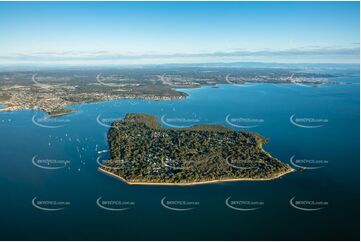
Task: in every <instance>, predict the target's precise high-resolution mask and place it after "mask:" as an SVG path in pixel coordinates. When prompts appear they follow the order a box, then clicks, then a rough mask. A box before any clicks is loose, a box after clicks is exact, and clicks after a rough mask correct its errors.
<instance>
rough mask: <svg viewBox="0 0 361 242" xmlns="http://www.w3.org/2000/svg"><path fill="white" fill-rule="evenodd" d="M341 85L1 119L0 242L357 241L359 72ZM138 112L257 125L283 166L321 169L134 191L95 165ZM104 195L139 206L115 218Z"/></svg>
mask: <svg viewBox="0 0 361 242" xmlns="http://www.w3.org/2000/svg"><path fill="white" fill-rule="evenodd" d="M334 80H338V81H345V82H350V83H351V84H347V85H346V84H345V85H322V86H318V87H309V86H298V85H273V84H260V85H256V86H252V85H249V86H243V87H240V86H232V85H221V86H219V87H218V88H211V87H203V88H199V89H191V90H188V89H187V90H184V91H186V92H187V93H189V97H188V98H187V99H185V100H178V101H145V100H120V101H110V102H103V103H97V104H85V105H74V106H72V108H73V109H76V110H79V112H77V113H74V114H70V115H66V116H63V117H59V118H57V119H55V121H53V122H51V121H49V120H45V121H44V120H43V121H42V120H41V117H43V116H44V113H42V112H40V111H17V112H11V113H0V151H1V157H0V189H1V196H2V199H1V200H0V205H1V206H0V212H1V219H0V225H1V239H18V240H24V239H25V240H26V239H28V240H29V239H30V240H47V239H53V240H54V239H55V240H66V239H74V240H79V239H81V240H100V239H102V240H171V239H173V240H174V239H176V240H188V239H192V240H204V239H206V240H231V239H236V240H307V239H312V240H320V239H327V240H335V239H343V240H347V239H353V240H358V239H359V226H360V224H359V214H360V212H359V204H360V201H359V170H360V167H359V165H360V157H359V146H360V144H359V132H360V130H359V122H360V114H359V108H360V106H359V102H360V100H359V95H360V93H359V77H358V76H357V77H348V78H335V79H334ZM130 112H131V113H148V114H154V115H157V116H158V117H162V116H163V120H165V121H169V122H168V125H169V124H170V125H176V126H187V125H193V124H199V123H207V124H221V125H225V126H228V127H233V128H234V129H240V128H237V127H239V126H243V127H244V126H252V127H251V128H247V129H246V128H244V130H247V131H249V132H256V133H259V134H261V135H263V136H265V137H267V138H269V143H268V144H267V145H266V146H265V147H264V148H265V149H266V150H267V151H268V152H270V153H271V154H272V155H273V156H275V157H277V158H278V159H280V160H282V161H283V162H285V163H288V164H291V163H290V159H291V157H293V161H294V162H295V163H296V164H298V165H302V166H306V167H314V166H322V167H321V168H319V169H306V170H304V171H297V172H294V173H292V174H288V175H286V176H284V177H282V178H281V179H277V180H274V181H267V182H236V183H223V184H212V185H201V186H192V187H160V186H128V185H126V184H124V183H122V182H121V181H119V180H117V179H114V178H112V177H110V176H107V175H104V174H102V173H100V172H99V171H98V170H97V167H98V166H99V165H98V164H97V162H96V159H97V158H98V157H99V156H100V155H101V156H102V158H104V159H106V157H107V156H108V153H107V152H104V153H101V154H99V152H98V151H102V150H107V148H108V147H107V141H106V132H107V130H108V127H106V124H107V122H111V121H112V120H115V119H121V118H123V117H124V115H125V114H126V113H130ZM226 117H228V119H227V120H228V121H229V122H230V123H231V124H234V125H231V124H229V122H227V121H226ZM290 118H291V119H292V120H293V121H294V122H295V123H296V124H301V125H303V126H315V125H322V127H318V128H303V127H299V126H296V125H294V124H292V123H291V122H290ZM305 118H307V120H306V119H305ZM311 119H313V121H312V120H311ZM32 120H33V121H34V120H35V122H38V121H39V122H38V124H40V125H36V124H34V122H33V121H32ZM310 120H311V121H310ZM315 120H316V121H317V122H315ZM99 121H100V123H101V124H103V125H101V124H100V123H99ZM104 124H105V125H104ZM163 125H164V126H166V124H165V123H164V124H163ZM49 126H50V127H51V128H49ZM255 126H256V127H255ZM41 160H45V163H46V160H48V161H49V160H50V161H51V160H53V161H54V160H55V161H58V162H60V163H61V162H62V161H63V162H64V161H66V162H68V164H67V165H66V167H65V168H61V169H52V170H50V169H43V168H41V167H38V166H36V165H34V164H33V162H32V161H35V163H36V162H37V164H41V163H39V161H41ZM297 162H298V163H297ZM312 162H313V163H312ZM317 162H318V163H317ZM321 162H322V164H321ZM45 163H43V165H44V166H46V164H45ZM316 163H317V165H315V164H316ZM320 164H321V165H320ZM291 166H292V164H291ZM100 197H102V198H101V199H102V200H108V201H110V200H112V201H115V200H116V201H127V202H130V203H131V206H129V209H127V210H125V211H108V210H105V209H102V208H100V207H99V206H98V205H97V203H96V201H97V199H98V198H100ZM164 197H166V198H165V199H166V200H172V201H175V200H176V201H193V202H196V205H195V206H192V208H193V209H192V210H189V211H174V210H170V209H167V208H165V207H163V206H162V205H161V200H162V199H163V198H164ZM229 197H231V198H230V199H231V201H257V202H259V204H258V205H257V206H253V207H257V209H255V210H251V211H239V210H234V209H231V208H229V207H228V206H226V204H225V201H226V199H227V198H229ZM293 197H294V200H293V202H294V204H296V202H297V201H314V202H322V204H321V205H319V206H314V205H312V206H313V207H312V206H311V205H309V204H298V205H299V207H301V208H316V207H317V208H320V209H319V210H317V211H305V210H300V209H296V208H294V207H292V206H291V205H290V200H291V199H292V198H293ZM33 199H35V200H34V201H58V202H66V204H65V205H64V206H60V207H63V208H64V209H62V210H59V211H45V210H41V209H39V208H36V207H34V206H33V205H32V200H33ZM36 204H39V203H36ZM296 205H297V204H296ZM41 206H42V207H43V208H44V207H45V208H53V207H51V206H49V204H42V205H41ZM235 206H238V207H244V206H243V205H239V204H238V205H235ZM246 206H248V205H246ZM251 207H252V206H251Z"/></svg>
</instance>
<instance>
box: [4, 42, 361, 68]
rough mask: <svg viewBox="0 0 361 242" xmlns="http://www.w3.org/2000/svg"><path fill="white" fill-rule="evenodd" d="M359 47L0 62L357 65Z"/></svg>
mask: <svg viewBox="0 0 361 242" xmlns="http://www.w3.org/2000/svg"><path fill="white" fill-rule="evenodd" d="M359 58H360V48H359V47H355V48H322V47H317V46H314V47H312V48H299V49H286V50H269V49H267V50H257V51H251V50H233V51H217V52H203V53H146V54H144V53H143V54H137V53H111V52H108V51H93V52H85V51H65V52H35V53H30V54H19V53H13V54H7V55H0V62H1V63H83V64H87V63H138V64H143V63H153V62H155V63H175V62H179V63H180V62H182V63H185V62H189V63H192V62H197V61H228V60H230V61H235V60H236V61H274V62H290V61H291V62H309V63H315V62H316V63H317V62H319V63H359Z"/></svg>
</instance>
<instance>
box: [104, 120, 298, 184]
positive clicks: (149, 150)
mask: <svg viewBox="0 0 361 242" xmlns="http://www.w3.org/2000/svg"><path fill="white" fill-rule="evenodd" d="M107 137H108V143H109V148H110V158H109V159H107V160H105V161H104V162H103V163H102V164H101V166H100V167H99V170H100V171H102V172H104V173H106V174H109V175H112V176H114V177H117V178H120V179H121V180H123V181H124V182H126V183H128V184H142V185H196V184H206V183H215V182H227V181H257V180H260V181H261V180H272V179H276V178H279V177H281V176H283V175H285V174H287V173H290V172H292V171H294V170H293V169H292V168H291V167H290V166H289V165H287V164H284V163H282V162H281V161H280V160H278V159H276V158H274V157H272V156H271V155H270V154H269V153H267V152H266V151H265V150H264V149H263V148H262V146H263V145H264V144H265V143H267V139H266V138H264V137H262V136H260V135H258V134H253V133H249V132H245V131H236V130H233V129H231V128H227V127H224V126H218V125H196V126H192V127H187V128H165V127H162V126H161V124H160V123H159V122H158V118H157V117H156V116H152V115H148V114H127V115H126V116H125V117H124V119H122V120H118V121H115V122H113V124H112V126H111V128H110V129H109V131H108V134H107Z"/></svg>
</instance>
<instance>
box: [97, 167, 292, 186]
mask: <svg viewBox="0 0 361 242" xmlns="http://www.w3.org/2000/svg"><path fill="white" fill-rule="evenodd" d="M98 170H99V171H100V172H103V173H104V174H107V175H109V176H112V177H114V178H117V179H120V180H121V181H123V182H125V183H126V184H128V185H145V186H194V185H203V184H211V183H223V182H236V181H271V180H275V179H277V178H280V177H282V176H284V175H286V174H288V173H291V172H293V171H295V170H294V169H292V168H290V170H288V171H287V172H284V173H281V174H278V175H277V176H275V177H271V178H233V179H222V180H210V181H201V182H190V183H167V182H164V183H159V182H129V181H127V180H125V179H124V178H123V177H121V176H118V175H115V174H113V173H111V172H109V171H106V170H104V169H103V168H101V167H99V168H98Z"/></svg>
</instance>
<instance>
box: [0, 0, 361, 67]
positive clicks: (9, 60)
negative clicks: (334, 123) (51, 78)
mask: <svg viewBox="0 0 361 242" xmlns="http://www.w3.org/2000/svg"><path fill="white" fill-rule="evenodd" d="M0 31H1V36H0V64H60V65H63V64H64V65H65V64H70V65H72V64H73V65H78V64H79V65H83V64H84V65H87V64H89V65H100V64H161V63H196V62H242V61H243V62H278V63H359V58H360V54H359V53H360V5H359V2H0Z"/></svg>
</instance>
